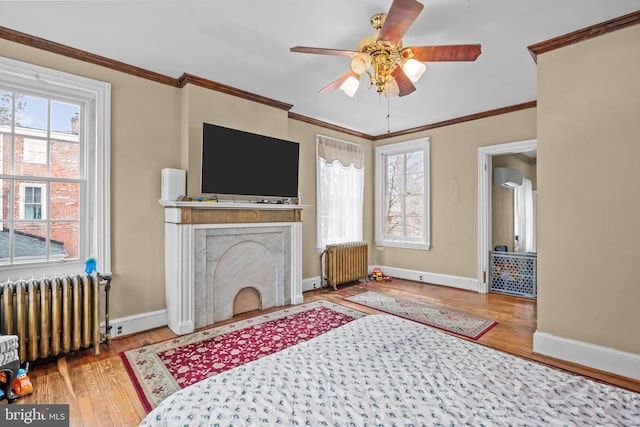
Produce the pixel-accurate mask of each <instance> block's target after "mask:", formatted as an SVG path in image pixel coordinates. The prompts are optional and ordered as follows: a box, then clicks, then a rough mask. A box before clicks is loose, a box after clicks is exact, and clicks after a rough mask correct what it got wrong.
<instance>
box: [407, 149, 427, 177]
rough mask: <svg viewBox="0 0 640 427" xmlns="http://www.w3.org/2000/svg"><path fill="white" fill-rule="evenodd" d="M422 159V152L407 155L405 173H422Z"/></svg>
mask: <svg viewBox="0 0 640 427" xmlns="http://www.w3.org/2000/svg"><path fill="white" fill-rule="evenodd" d="M423 159H424V155H423V153H422V151H414V152H412V153H407V173H408V174H411V173H422V172H423V166H422V163H423Z"/></svg>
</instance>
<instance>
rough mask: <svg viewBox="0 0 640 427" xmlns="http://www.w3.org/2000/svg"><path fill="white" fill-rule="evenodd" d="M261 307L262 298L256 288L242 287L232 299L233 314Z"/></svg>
mask: <svg viewBox="0 0 640 427" xmlns="http://www.w3.org/2000/svg"><path fill="white" fill-rule="evenodd" d="M261 309H262V298H260V292H258V290H257V289H256V288H252V287H247V288H242V289H240V290H239V291H238V293H237V294H236V296H235V298H234V300H233V315H234V316H235V315H236V314H242V313H246V312H247V311H252V310H261Z"/></svg>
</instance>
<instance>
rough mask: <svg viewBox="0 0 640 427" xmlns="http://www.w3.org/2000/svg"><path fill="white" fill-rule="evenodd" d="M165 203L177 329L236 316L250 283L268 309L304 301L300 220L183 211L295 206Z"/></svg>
mask: <svg viewBox="0 0 640 427" xmlns="http://www.w3.org/2000/svg"><path fill="white" fill-rule="evenodd" d="M161 203H162V204H163V205H164V206H165V266H166V267H165V281H166V283H165V285H166V286H165V290H166V301H167V317H168V326H169V328H170V329H171V330H172V331H173V332H175V333H176V334H178V335H182V334H187V333H191V332H193V331H194V330H195V329H196V328H201V327H204V326H208V325H211V324H213V323H215V322H219V321H222V320H226V319H229V318H231V317H233V314H234V313H233V303H234V299H235V297H236V295H237V294H238V292H239V291H241V290H242V289H244V288H253V289H255V290H256V291H257V293H258V295H259V297H260V303H261V308H262V309H267V308H270V307H274V306H283V305H288V304H300V303H302V302H303V296H302V223H301V222H300V221H291V222H289V221H287V222H224V223H206V224H200V223H192V221H191V220H190V218H191V216H190V215H191V211H189V212H188V215H187V216H185V215H184V213H183V212H182V209H183V208H185V207H187V208H193V209H229V210H233V211H235V212H238V209H240V212H241V215H240V216H241V217H247V218H253V216H252V215H253V213H255V212H256V210H265V209H267V210H270V209H280V210H284V209H289V210H291V209H292V208H291V207H288V208H287V207H285V206H281V205H265V206H259V207H257V208H256V207H255V205H253V204H252V205H249V206H247V207H246V208H243V207H239V206H238V204H236V203H229V204H227V203H206V204H204V203H199V204H197V203H196V204H194V203H192V202H164V201H161ZM227 205H229V206H227ZM297 209H299V208H297ZM185 218H187V219H188V220H187V221H185ZM193 222H197V221H193Z"/></svg>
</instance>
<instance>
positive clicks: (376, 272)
mask: <svg viewBox="0 0 640 427" xmlns="http://www.w3.org/2000/svg"><path fill="white" fill-rule="evenodd" d="M369 279H371V280H375V281H377V282H382V270H380V269H379V268H378V267H376V268H374V269H373V270H371V274H370V275H369Z"/></svg>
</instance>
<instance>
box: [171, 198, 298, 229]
mask: <svg viewBox="0 0 640 427" xmlns="http://www.w3.org/2000/svg"><path fill="white" fill-rule="evenodd" d="M160 204H161V205H162V206H164V207H165V222H169V223H174V224H233V223H262V222H300V221H302V209H305V208H308V207H309V206H307V205H288V204H281V203H255V202H198V201H190V202H177V201H167V200H160Z"/></svg>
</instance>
